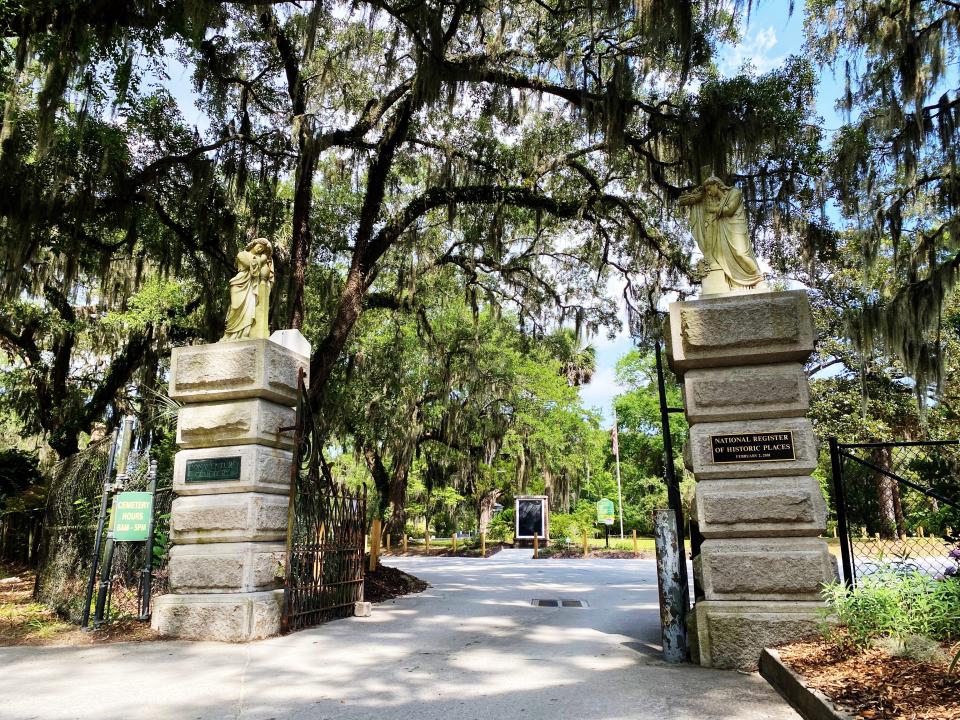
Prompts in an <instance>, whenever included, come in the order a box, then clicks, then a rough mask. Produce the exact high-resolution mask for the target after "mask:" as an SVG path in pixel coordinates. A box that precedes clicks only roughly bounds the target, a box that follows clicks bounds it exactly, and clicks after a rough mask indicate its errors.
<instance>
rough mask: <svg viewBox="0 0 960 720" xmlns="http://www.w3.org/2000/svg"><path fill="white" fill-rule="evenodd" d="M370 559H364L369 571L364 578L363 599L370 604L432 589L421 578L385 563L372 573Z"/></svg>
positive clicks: (378, 565)
mask: <svg viewBox="0 0 960 720" xmlns="http://www.w3.org/2000/svg"><path fill="white" fill-rule="evenodd" d="M369 558H370V556H369V555H368V556H366V557H365V558H364V567H365V568H368V569H367V570H366V571H365V574H364V576H363V599H364V600H367V601H368V602H374V603H378V602H383V601H384V600H392V599H393V598H397V597H401V596H402V595H409V594H410V593H419V592H423V591H424V590H426V589H427V588H428V587H430V585H429V584H428V583H425V582H424V581H423V580H421V579H420V578H418V577H414V576H413V575H410V574H409V573H405V572H404V571H403V570H398V569H397V568H393V567H390V566H389V565H384V564H383V563H377V569H376V570H374V571H373V572H370V570H369V567H370V565H369Z"/></svg>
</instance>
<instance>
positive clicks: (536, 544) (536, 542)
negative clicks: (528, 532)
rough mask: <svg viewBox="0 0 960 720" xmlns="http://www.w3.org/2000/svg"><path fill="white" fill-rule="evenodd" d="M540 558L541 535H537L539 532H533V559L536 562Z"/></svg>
mask: <svg viewBox="0 0 960 720" xmlns="http://www.w3.org/2000/svg"><path fill="white" fill-rule="evenodd" d="M538 557H540V535H538V534H537V531H536V530H534V531H533V559H534V560H536V559H537V558H538Z"/></svg>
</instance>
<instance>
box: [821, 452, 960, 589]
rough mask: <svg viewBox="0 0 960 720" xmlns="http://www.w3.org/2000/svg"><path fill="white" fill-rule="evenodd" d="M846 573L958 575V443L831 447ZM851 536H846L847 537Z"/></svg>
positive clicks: (861, 575) (959, 507)
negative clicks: (955, 555)
mask: <svg viewBox="0 0 960 720" xmlns="http://www.w3.org/2000/svg"><path fill="white" fill-rule="evenodd" d="M831 445H832V452H833V453H834V458H833V466H834V473H835V474H838V475H839V481H840V482H839V484H837V486H836V488H835V491H836V493H837V495H838V498H837V501H838V502H837V515H838V523H839V525H840V530H841V536H843V535H845V536H846V537H841V542H843V543H844V544H845V547H844V550H845V553H846V554H847V557H845V558H844V565H845V566H847V567H845V572H844V574H845V575H847V574H850V575H851V576H852V579H853V580H854V581H855V580H856V578H862V577H865V576H868V575H873V574H877V573H881V572H891V571H892V572H894V573H897V574H904V575H906V574H910V573H914V572H920V573H923V574H926V575H930V576H934V577H942V576H944V575H947V574H953V573H955V572H956V568H957V560H956V559H955V557H952V556H951V555H950V553H951V552H952V551H954V550H955V549H956V548H957V546H958V542H960V538H958V536H960V443H958V442H957V441H955V440H954V441H930V442H904V443H861V444H840V443H832V444H831ZM844 529H845V530H846V533H844V532H843V530H844Z"/></svg>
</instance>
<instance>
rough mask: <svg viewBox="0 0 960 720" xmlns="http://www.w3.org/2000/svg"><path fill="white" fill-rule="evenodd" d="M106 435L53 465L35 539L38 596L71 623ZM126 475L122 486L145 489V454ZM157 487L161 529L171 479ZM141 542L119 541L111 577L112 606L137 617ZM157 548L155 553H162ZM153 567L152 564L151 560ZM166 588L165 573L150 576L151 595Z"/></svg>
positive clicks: (77, 614) (84, 570) (92, 528)
mask: <svg viewBox="0 0 960 720" xmlns="http://www.w3.org/2000/svg"><path fill="white" fill-rule="evenodd" d="M110 440H111V439H110V438H109V437H108V438H106V439H104V440H103V441H100V442H98V443H94V444H91V445H90V446H89V447H88V448H86V449H85V450H83V451H81V452H80V453H78V454H76V455H73V456H71V457H70V458H68V459H67V460H65V461H63V462H61V463H58V464H57V466H56V467H55V468H54V470H53V473H52V477H51V480H50V487H49V490H48V493H47V505H46V510H45V512H44V516H43V528H42V532H41V534H40V539H39V551H38V563H37V585H36V596H37V599H38V600H40V601H41V602H43V603H46V604H47V605H49V606H50V607H52V608H53V609H54V610H56V611H57V612H58V613H60V614H61V615H63V616H64V617H67V618H68V619H70V620H71V621H72V622H80V619H81V618H82V616H83V605H84V595H85V590H86V587H85V586H86V582H87V577H88V575H89V572H90V564H91V560H92V556H93V549H94V545H95V543H96V537H97V520H98V514H99V509H100V502H101V498H102V495H103V477H104V472H105V471H106V467H107V458H108V455H109V452H110ZM128 468H129V470H130V479H129V481H128V482H127V485H126V487H125V489H126V490H134V491H146V490H147V489H148V487H147V469H148V459H147V456H146V454H145V453H144V454H142V455H140V456H139V457H137V456H136V454H134V457H133V458H132V459H131V461H130V462H129V463H128ZM165 480H166V482H164V484H163V485H162V486H161V487H158V488H157V492H156V496H155V498H154V517H155V518H156V522H157V527H158V528H159V531H160V532H161V533H163V532H165V530H166V526H167V519H168V518H169V513H170V505H171V503H172V501H173V493H172V491H171V486H170V479H169V478H166V479H165ZM144 552H145V547H144V544H143V543H119V544H118V546H117V549H116V553H115V555H114V561H113V568H112V573H111V578H110V604H111V610H112V611H113V612H114V614H116V613H120V614H128V615H136V614H138V612H139V604H140V596H139V593H140V573H141V570H142V568H143V565H144V561H145V556H144ZM162 555H163V551H162V548H158V549H157V551H156V552H155V553H154V557H155V558H157V559H159V558H160V557H162ZM154 565H155V567H156V565H157V563H156V562H155V563H154ZM164 590H165V573H164V572H163V571H162V570H161V571H160V572H158V573H157V574H156V575H155V579H154V593H162V592H163V591H164Z"/></svg>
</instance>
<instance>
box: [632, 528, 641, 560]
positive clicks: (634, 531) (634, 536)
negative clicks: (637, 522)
mask: <svg viewBox="0 0 960 720" xmlns="http://www.w3.org/2000/svg"><path fill="white" fill-rule="evenodd" d="M633 554H634V555H639V554H640V548H639V546H638V545H637V529H636V528H634V529H633Z"/></svg>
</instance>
